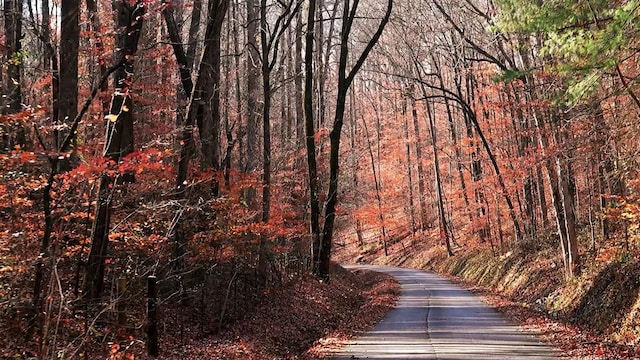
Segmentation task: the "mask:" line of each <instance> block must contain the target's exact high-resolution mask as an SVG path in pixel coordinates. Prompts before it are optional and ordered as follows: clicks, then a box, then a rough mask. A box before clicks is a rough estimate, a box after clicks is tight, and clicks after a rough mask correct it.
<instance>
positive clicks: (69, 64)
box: [57, 0, 80, 172]
mask: <svg viewBox="0 0 640 360" xmlns="http://www.w3.org/2000/svg"><path fill="white" fill-rule="evenodd" d="M60 18H61V31H60V95H59V98H58V99H59V100H58V101H59V113H58V119H57V124H58V126H59V127H62V128H64V129H68V126H69V123H71V122H72V121H73V119H75V117H76V114H77V113H78V47H79V46H80V25H79V19H80V2H79V1H78V0H63V1H62V6H61V8H60ZM67 131H68V130H64V131H62V132H61V133H60V134H59V136H60V141H61V140H62V139H64V138H65V137H66V136H67ZM74 147H75V135H74V139H73V141H72V142H71V149H73V148H74ZM58 166H59V167H60V169H59V170H58V171H59V172H61V171H64V170H69V169H70V168H71V167H72V166H73V164H72V163H71V159H70V158H67V159H65V160H62V161H60V162H58Z"/></svg>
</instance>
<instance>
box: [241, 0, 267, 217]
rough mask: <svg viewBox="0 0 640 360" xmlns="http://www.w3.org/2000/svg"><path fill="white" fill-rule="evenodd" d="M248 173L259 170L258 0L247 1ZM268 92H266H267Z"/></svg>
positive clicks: (251, 193) (252, 193) (252, 194)
mask: <svg viewBox="0 0 640 360" xmlns="http://www.w3.org/2000/svg"><path fill="white" fill-rule="evenodd" d="M246 4H247V129H246V134H247V151H246V155H247V160H246V164H247V171H248V172H254V171H257V170H258V164H259V155H258V154H259V151H258V134H259V130H258V122H259V120H260V111H261V109H260V105H259V103H258V95H259V94H260V89H259V86H258V79H259V74H260V68H259V64H260V53H259V52H258V41H257V39H259V37H260V33H259V31H258V25H259V23H260V11H259V10H260V8H259V7H258V3H257V0H247V2H246ZM265 91H266V90H265ZM247 195H248V196H247V197H248V200H249V201H248V203H249V204H250V205H251V206H254V204H253V202H254V201H255V189H250V190H249V192H248V194H247Z"/></svg>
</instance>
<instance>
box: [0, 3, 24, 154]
mask: <svg viewBox="0 0 640 360" xmlns="http://www.w3.org/2000/svg"><path fill="white" fill-rule="evenodd" d="M22 3H23V2H22V1H21V0H4V33H5V49H4V50H5V54H4V55H5V58H6V61H7V63H6V67H7V78H6V84H7V87H6V89H3V90H4V93H5V94H7V97H6V101H3V102H2V103H3V104H1V105H3V106H2V109H0V114H14V113H17V112H18V111H20V110H21V109H22V88H21V80H20V76H21V75H20V68H21V67H22V62H23V60H24V59H22V55H21V51H22V46H21V40H22ZM0 136H2V138H1V139H0V152H7V151H11V150H12V149H13V147H14V146H16V145H20V146H21V147H23V148H24V146H25V145H26V133H25V129H24V127H23V126H22V125H21V124H9V125H8V126H7V125H6V124H0Z"/></svg>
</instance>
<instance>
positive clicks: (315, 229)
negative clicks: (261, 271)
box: [304, 0, 322, 274]
mask: <svg viewBox="0 0 640 360" xmlns="http://www.w3.org/2000/svg"><path fill="white" fill-rule="evenodd" d="M315 11H316V1H315V0H309V10H308V13H307V33H306V35H305V52H304V77H305V79H304V116H305V117H304V118H305V121H304V125H305V135H306V142H305V144H306V149H307V167H308V172H309V207H310V211H311V213H310V218H309V219H310V222H311V258H312V264H311V272H312V273H313V274H319V272H320V251H321V249H322V248H321V241H320V236H321V234H320V200H319V193H320V189H319V184H318V169H317V164H316V144H315V141H314V135H315V123H314V119H313V118H314V115H313V39H314V27H315V21H314V20H315Z"/></svg>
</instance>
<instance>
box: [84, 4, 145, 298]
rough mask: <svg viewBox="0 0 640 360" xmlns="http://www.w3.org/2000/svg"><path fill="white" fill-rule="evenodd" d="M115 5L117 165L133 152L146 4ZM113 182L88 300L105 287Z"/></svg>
mask: <svg viewBox="0 0 640 360" xmlns="http://www.w3.org/2000/svg"><path fill="white" fill-rule="evenodd" d="M115 6H116V10H117V23H116V26H117V29H118V35H117V50H118V51H117V53H116V59H117V63H124V66H123V67H121V68H119V69H118V70H117V71H116V72H115V74H114V83H115V90H114V94H113V98H112V100H111V106H110V109H109V113H110V115H108V116H107V134H106V142H105V150H104V157H106V158H107V159H109V160H110V161H113V162H114V163H116V164H117V163H118V162H119V161H120V159H121V158H122V157H124V156H126V155H128V154H129V153H131V152H132V151H133V116H132V110H133V104H132V102H131V97H130V96H129V90H130V88H129V87H130V85H131V83H132V78H133V56H134V55H135V53H136V51H137V49H138V40H139V39H140V30H141V28H142V21H143V19H144V16H143V15H144V11H145V7H144V5H143V2H142V1H139V2H136V3H135V5H133V6H130V5H129V4H128V2H125V1H124V0H119V1H118V2H117V3H116V4H115ZM72 130H73V129H72ZM132 180H133V179H132V177H131V176H127V174H124V180H123V181H124V182H126V181H132ZM112 184H114V179H113V178H111V177H110V176H109V175H107V174H103V175H102V176H101V178H100V185H99V190H98V199H97V203H96V214H95V219H94V222H93V229H92V242H91V251H90V253H89V259H88V260H87V266H86V273H85V279H84V289H83V297H84V298H85V299H87V300H97V299H99V298H100V297H101V296H102V291H103V287H104V264H105V260H106V257H107V248H108V243H109V225H110V214H111V198H112V197H111V185H112Z"/></svg>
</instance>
